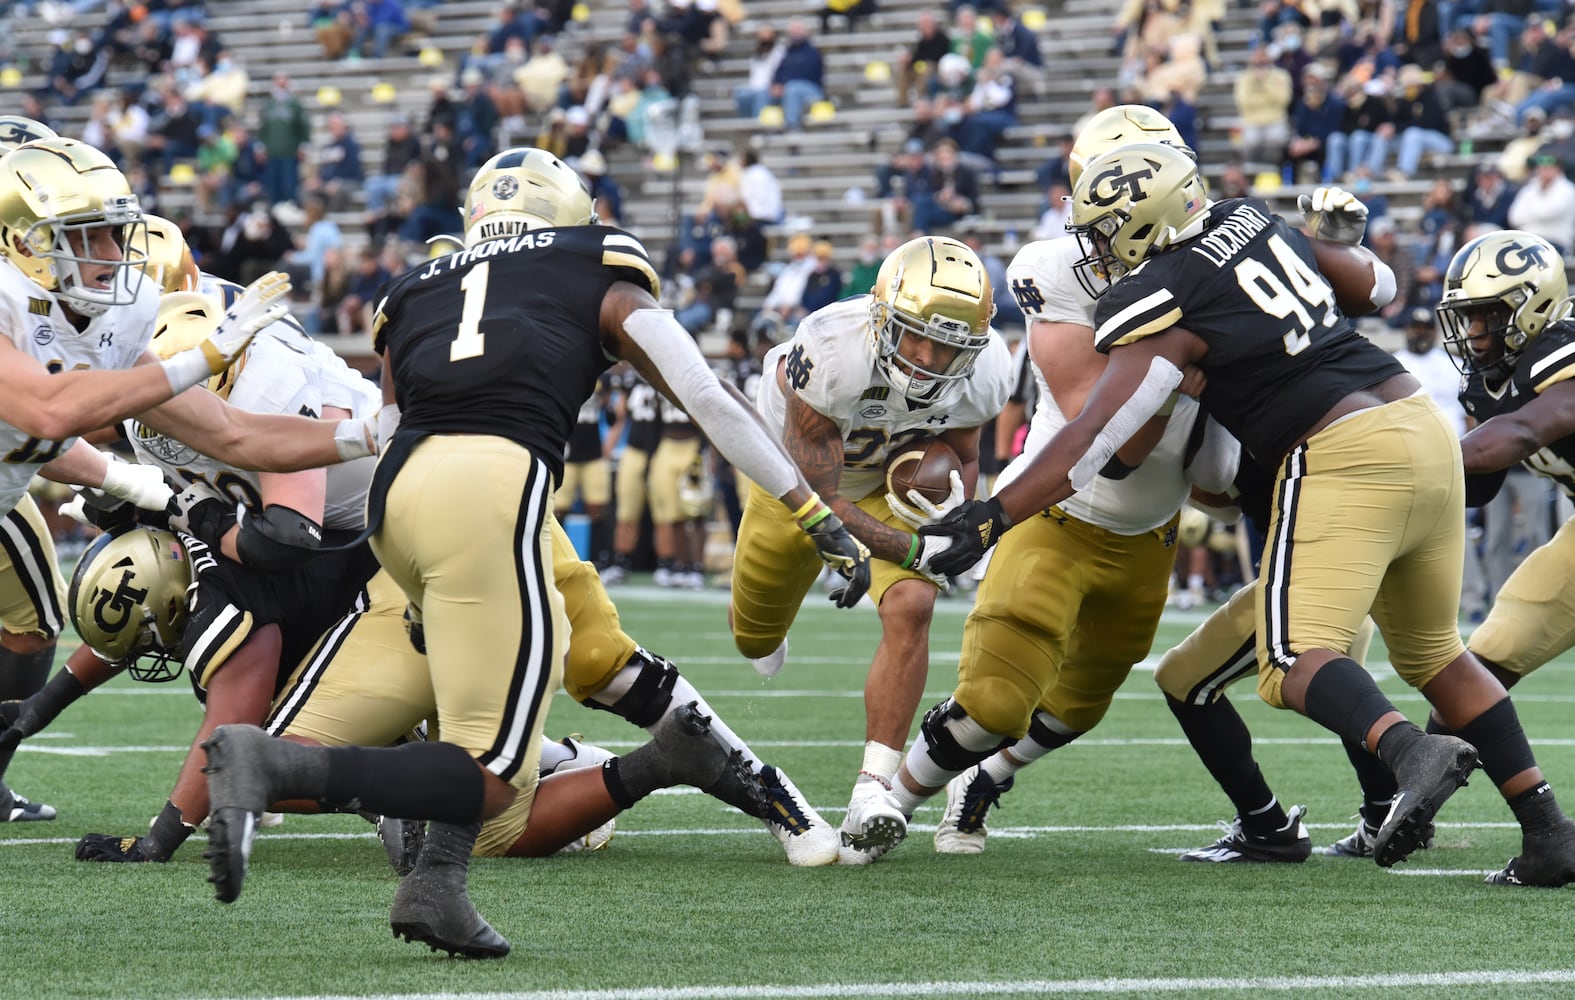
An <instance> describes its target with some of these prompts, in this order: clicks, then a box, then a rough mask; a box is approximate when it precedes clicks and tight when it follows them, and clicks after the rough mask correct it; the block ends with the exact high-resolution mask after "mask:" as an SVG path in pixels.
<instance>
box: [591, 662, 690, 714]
mask: <svg viewBox="0 0 1575 1000" xmlns="http://www.w3.org/2000/svg"><path fill="white" fill-rule="evenodd" d="M677 683H678V668H677V667H676V666H674V665H673V662H672V661H671V660H669V659H668V658H667V657H665V656H658V655H656V654H655V653H653V652H651V651H650V650H647V649H645V648H643V647H639V646H637V647H635V650H634V655H633V656H631V657H629V662H627V663H625V664H624V666H623V669H622V670H620V671H618V673H616V674H614V675H613V679H612V682H611V683H609V684H608V685H607V686H606V687H604V688H602V689H601V690H600V691H598V692H596V693H595V694H593V695H591V696H590V697H589V698H588V699H586V701H585V705H586V707H588V708H595V709H599V710H601V711H603V712H611V713H613V714H614V715H616V716H619V717H620V718H623V719H626V720H628V721H629V722H631V723H633V724H634V725H636V726H639V727H640V728H641V729H644V728H645V727H647V726H654V725H656V722H657V720H658V719H660V718H661V717H662V715H663V714H665V713H666V711H667V706H668V705H669V704H671V702H672V700H673V686H674V685H675V684H677Z"/></svg>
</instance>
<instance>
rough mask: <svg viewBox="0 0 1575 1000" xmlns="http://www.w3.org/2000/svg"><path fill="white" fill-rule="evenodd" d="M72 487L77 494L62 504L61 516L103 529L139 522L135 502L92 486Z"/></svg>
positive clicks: (112, 529)
mask: <svg viewBox="0 0 1575 1000" xmlns="http://www.w3.org/2000/svg"><path fill="white" fill-rule="evenodd" d="M71 489H72V491H73V492H74V493H75V496H73V497H72V498H71V499H70V500H67V501H66V502H65V503H63V504H61V505H60V516H61V517H69V518H71V520H73V521H75V522H77V523H78V524H86V525H90V526H92V527H94V528H98V529H100V530H101V531H115V530H117V529H119V528H129V527H131V526H132V525H134V524H136V523H137V507H136V505H135V504H131V503H127V502H126V501H124V500H117V499H115V498H114V497H112V496H110V495H109V494H107V493H105V492H104V491H103V490H96V489H94V488H92V487H91V486H73V487H71ZM166 503H167V501H166Z"/></svg>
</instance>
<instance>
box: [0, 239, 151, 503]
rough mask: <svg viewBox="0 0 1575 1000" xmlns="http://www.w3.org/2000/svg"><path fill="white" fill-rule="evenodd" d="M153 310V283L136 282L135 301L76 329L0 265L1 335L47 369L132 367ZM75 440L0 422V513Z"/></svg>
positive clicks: (50, 298) (123, 274)
mask: <svg viewBox="0 0 1575 1000" xmlns="http://www.w3.org/2000/svg"><path fill="white" fill-rule="evenodd" d="M132 277H137V278H140V277H141V275H138V274H135V273H134V272H132V273H128V272H127V271H126V270H125V269H122V270H121V271H120V272H119V279H118V280H120V281H121V282H126V281H128V280H129V279H130V278H132ZM127 294H129V291H128V293H127ZM158 311H159V289H158V286H157V285H156V284H154V283H153V282H151V281H142V282H141V285H140V287H139V288H138V291H137V297H136V300H135V301H133V302H130V303H128V304H126V305H123V306H115V307H113V308H111V309H109V310H108V311H106V312H105V313H104V314H103V315H102V316H96V317H94V318H93V319H92V320H90V321H89V322H88V325H87V326H86V327H85V328H84V329H82V330H81V331H80V332H79V331H78V330H77V328H76V327H74V326H72V325H71V321H70V320H68V319H66V314H65V313H64V312H63V311H62V310H61V308H60V303H59V302H58V301H56V299H55V296H54V295H53V294H51V293H50V292H46V291H45V290H44V289H42V288H40V287H39V286H38V285H37V283H35V282H34V281H32V280H31V279H30V278H28V277H27V275H25V274H23V273H22V272H21V271H19V270H17V269H16V268H15V267H14V266H12V264H11V263H10V262H9V261H7V262H5V263H4V264H0V325H3V327H4V330H5V333H4V335H5V336H6V337H9V338H10V340H11V343H12V344H14V345H15V346H16V348H17V350H19V351H21V352H22V353H23V354H26V355H28V356H29V357H31V358H33V359H35V360H37V361H38V362H39V364H42V365H44V366H45V367H46V368H48V369H49V370H50V371H51V372H62V371H76V370H78V369H84V368H91V369H97V370H100V371H113V370H124V369H127V368H130V367H132V366H133V365H135V364H136V363H137V359H138V358H140V357H142V354H143V352H144V351H146V350H147V348H148V341H149V340H151V339H152V337H153V321H154V319H155V317H157V315H158ZM75 442H76V438H74V437H71V438H66V439H64V440H62V441H40V440H39V439H37V438H35V437H31V436H30V435H27V434H24V433H23V432H22V431H20V430H17V429H16V428H15V427H12V426H10V425H9V424H0V514H6V513H10V511H11V509H12V508H13V507H15V506H16V505H17V502H18V501H20V500H21V499H22V497H23V495H24V494H26V493H27V487H28V484H29V483H30V482H32V480H33V475H34V473H36V472H37V471H38V467H39V466H41V465H44V464H46V463H48V462H50V461H51V460H53V459H54V458H55V457H56V456H58V455H59V454H61V453H62V452H64V451H65V450H66V449H67V448H70V447H71V445H72V444H74V443H75Z"/></svg>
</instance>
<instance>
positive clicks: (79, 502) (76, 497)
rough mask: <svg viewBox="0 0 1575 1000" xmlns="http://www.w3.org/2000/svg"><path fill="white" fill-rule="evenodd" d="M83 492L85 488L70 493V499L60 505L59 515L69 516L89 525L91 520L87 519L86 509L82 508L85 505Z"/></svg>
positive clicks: (79, 522) (85, 497)
mask: <svg viewBox="0 0 1575 1000" xmlns="http://www.w3.org/2000/svg"><path fill="white" fill-rule="evenodd" d="M85 494H86V491H85V490H79V491H77V492H76V493H74V494H72V497H71V499H70V500H67V501H66V502H65V503H63V504H61V505H60V516H61V517H69V518H71V520H73V521H75V522H77V523H78V524H86V525H88V526H89V527H91V526H92V524H93V522H92V521H89V520H88V516H87V511H86V510H85V509H84V508H85V507H86V506H87V496H86V495H85Z"/></svg>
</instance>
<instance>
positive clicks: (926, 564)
mask: <svg viewBox="0 0 1575 1000" xmlns="http://www.w3.org/2000/svg"><path fill="white" fill-rule="evenodd" d="M1011 526H1012V522H1011V519H1010V518H1008V517H1007V516H1006V512H1005V511H1004V510H1002V509H1001V501H1000V500H998V499H996V498H995V497H991V498H990V499H989V500H967V501H964V502H963V503H962V504H961V505H959V506H958V508H957V509H956V510H954V511H952V512H951V513H950V514H948V515H946V516H945V517H944V518H942V519H941V520H940V521H938V522H937V523H935V524H929V525H925V526H924V527H922V528H920V529H919V535H920V537H921V538H934V539H944V540H947V541H949V542H950V543H951V544H950V545H948V546H947V547H946V548H945V549H943V550H938V551H936V552H934V553H933V554H931V553H930V552H929V551H928V546H926V549H925V552H924V553H922V554H921V555H920V557H919V560H918V562H917V565H918V566H921V567H923V571H924V572H926V573H940V574H942V575H945V576H961V575H962V574H963V573H966V572H967V571H968V570H970V569H972V568H973V564H974V563H976V562H978V561H979V560H980V559H982V558H984V554H985V552H986V551H987V550H988V549H989V548H990V546H992V545H994V544H995V543H996V542H998V541H1000V540H1001V535H1002V534H1003V533H1004V532H1005V531H1006V529H1007V528H1010V527H1011Z"/></svg>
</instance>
